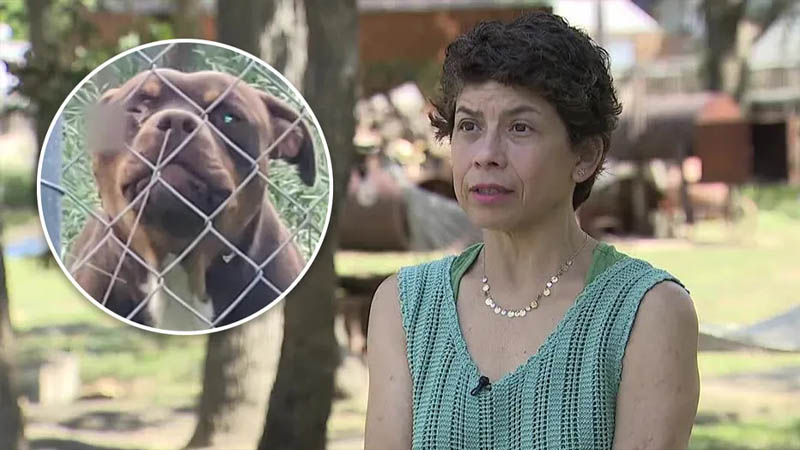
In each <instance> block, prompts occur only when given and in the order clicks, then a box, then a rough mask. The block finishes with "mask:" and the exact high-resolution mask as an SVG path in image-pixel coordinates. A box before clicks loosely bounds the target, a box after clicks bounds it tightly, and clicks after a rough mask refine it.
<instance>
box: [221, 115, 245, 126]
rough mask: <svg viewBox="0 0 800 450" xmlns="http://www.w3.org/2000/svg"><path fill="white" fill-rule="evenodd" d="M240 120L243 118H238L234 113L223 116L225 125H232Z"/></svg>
mask: <svg viewBox="0 0 800 450" xmlns="http://www.w3.org/2000/svg"><path fill="white" fill-rule="evenodd" d="M240 120H242V119H241V117H239V116H237V115H236V114H233V113H225V114H224V115H223V116H222V123H225V124H231V123H234V122H239V121H240Z"/></svg>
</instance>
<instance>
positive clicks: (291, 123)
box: [260, 92, 317, 186]
mask: <svg viewBox="0 0 800 450" xmlns="http://www.w3.org/2000/svg"><path fill="white" fill-rule="evenodd" d="M260 95H261V99H262V100H263V102H264V105H265V106H266V108H267V112H268V113H269V118H270V121H271V122H272V129H273V130H274V133H275V139H278V138H280V137H281V135H283V134H284V133H286V131H287V130H290V131H289V133H288V134H287V135H286V136H284V137H283V139H281V141H280V143H278V145H277V146H275V148H274V149H272V152H270V158H283V159H285V160H287V161H288V162H290V163H292V164H295V165H296V166H297V171H298V173H299V174H300V179H301V180H303V182H304V183H305V184H306V185H308V186H312V185H314V178H315V177H316V172H317V163H316V159H315V158H314V141H313V140H312V139H311V133H309V132H308V127H307V126H306V124H305V122H303V120H302V119H300V120H298V118H299V114H298V113H297V112H296V111H295V110H294V109H292V108H291V107H290V106H289V105H287V104H286V103H284V102H283V101H281V100H278V99H277V98H275V97H273V96H271V95H269V94H266V93H264V92H260ZM295 122H297V123H296V124H295Z"/></svg>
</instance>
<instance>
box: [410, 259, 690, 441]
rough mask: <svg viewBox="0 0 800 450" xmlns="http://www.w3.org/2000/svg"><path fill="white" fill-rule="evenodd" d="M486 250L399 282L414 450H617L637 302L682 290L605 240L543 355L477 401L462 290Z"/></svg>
mask: <svg viewBox="0 0 800 450" xmlns="http://www.w3.org/2000/svg"><path fill="white" fill-rule="evenodd" d="M480 245H482V244H477V245H476V246H472V247H470V248H468V249H467V250H466V251H465V252H464V253H462V255H460V256H458V257H456V256H448V257H445V258H442V259H439V260H436V261H433V262H429V263H424V264H420V265H416V266H412V267H405V268H403V269H401V270H400V271H399V272H398V275H397V277H398V289H399V295H400V310H401V313H402V320H403V329H404V330H405V333H406V348H407V356H408V364H409V369H410V372H411V380H412V393H413V398H412V411H413V418H412V419H413V420H412V423H413V436H412V444H413V448H414V449H476V450H477V449H610V448H611V445H612V443H613V440H614V417H615V410H616V399H617V391H618V389H619V383H620V377H621V374H622V358H623V356H624V353H625V346H626V345H627V342H628V336H629V334H630V331H631V328H632V325H633V321H634V317H635V315H636V311H637V309H638V306H639V301H640V300H641V299H642V297H644V295H645V293H646V292H647V291H648V290H650V288H652V287H653V286H654V285H656V284H657V283H659V282H662V281H665V280H671V281H674V282H676V283H678V284H680V285H681V286H683V284H682V283H681V282H680V281H679V280H678V279H676V278H675V277H674V276H672V275H670V274H669V273H668V272H666V271H664V270H660V269H657V268H654V267H653V266H652V265H650V264H649V263H647V262H645V261H643V260H640V259H637V258H632V257H630V256H627V255H625V254H623V253H620V252H617V251H616V249H614V247H613V246H610V245H608V244H604V243H599V245H598V246H597V247H596V249H595V251H594V252H593V261H592V266H591V268H590V270H589V274H588V276H587V284H586V285H585V287H584V289H583V290H582V291H581V293H580V294H579V295H578V297H577V299H576V300H575V302H574V304H573V305H572V306H570V307H569V308H568V309H567V311H566V313H565V314H564V317H563V318H562V319H561V321H560V322H559V323H558V325H557V326H556V328H555V329H554V330H553V331H552V333H551V334H550V335H549V336H548V337H547V338H546V339H545V341H544V342H543V343H542V345H541V347H540V348H539V350H538V351H537V352H536V353H535V354H533V355H532V356H531V357H530V358H529V359H528V360H527V361H526V362H525V363H523V364H522V365H520V366H519V367H517V368H516V369H514V370H513V371H511V372H510V373H507V374H506V375H504V376H503V377H502V378H500V379H499V380H497V381H494V382H492V383H491V385H490V386H489V387H490V389H488V388H487V389H482V390H480V391H479V392H478V393H477V395H472V394H471V393H470V391H471V390H473V389H474V388H475V387H476V385H477V384H478V379H479V378H480V376H481V373H480V372H479V370H478V368H477V366H476V365H475V363H474V361H473V360H472V357H471V356H470V354H469V352H468V350H467V345H466V342H465V340H464V337H463V334H462V332H461V329H460V327H459V323H458V314H457V310H456V298H457V296H456V294H455V292H456V291H457V286H458V282H459V281H460V278H461V276H462V275H463V274H464V272H465V271H466V268H468V267H469V265H470V264H471V263H472V262H473V261H474V260H475V257H476V256H477V255H478V253H479V251H480ZM454 263H455V266H454ZM454 286H455V287H456V289H454Z"/></svg>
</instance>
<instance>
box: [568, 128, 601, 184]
mask: <svg viewBox="0 0 800 450" xmlns="http://www.w3.org/2000/svg"><path fill="white" fill-rule="evenodd" d="M577 155H578V160H577V161H576V162H575V167H574V168H573V170H572V179H573V180H574V181H575V183H576V184H577V183H583V182H584V181H586V180H587V179H589V178H590V177H591V176H592V175H594V173H595V172H596V171H597V169H598V168H599V167H600V164H601V163H602V162H603V138H602V137H600V136H592V137H589V138H586V139H584V140H583V142H581V143H580V144H579V145H578V148H577Z"/></svg>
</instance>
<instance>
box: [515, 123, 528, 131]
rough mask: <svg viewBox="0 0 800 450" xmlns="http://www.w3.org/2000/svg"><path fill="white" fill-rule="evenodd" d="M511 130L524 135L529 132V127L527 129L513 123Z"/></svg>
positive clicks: (521, 124) (525, 126)
mask: <svg viewBox="0 0 800 450" xmlns="http://www.w3.org/2000/svg"><path fill="white" fill-rule="evenodd" d="M511 129H512V130H514V132H516V133H525V132H527V131H530V129H531V127H529V126H528V125H526V124H524V123H515V124H514V125H512V126H511Z"/></svg>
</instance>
